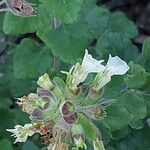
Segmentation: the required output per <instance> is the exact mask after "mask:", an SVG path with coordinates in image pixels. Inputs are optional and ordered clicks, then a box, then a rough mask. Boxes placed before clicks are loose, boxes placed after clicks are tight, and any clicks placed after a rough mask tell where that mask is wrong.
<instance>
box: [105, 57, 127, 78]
mask: <svg viewBox="0 0 150 150" xmlns="http://www.w3.org/2000/svg"><path fill="white" fill-rule="evenodd" d="M106 67H107V70H108V71H109V73H110V75H111V76H112V75H123V74H125V73H126V72H127V71H128V70H129V66H128V65H127V63H126V62H125V61H123V60H121V59H120V58H119V57H118V56H115V57H112V56H111V55H109V59H108V62H107V64H106Z"/></svg>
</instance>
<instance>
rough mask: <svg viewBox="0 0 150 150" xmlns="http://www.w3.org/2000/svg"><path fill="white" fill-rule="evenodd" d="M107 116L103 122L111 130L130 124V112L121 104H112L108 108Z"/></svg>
mask: <svg viewBox="0 0 150 150" xmlns="http://www.w3.org/2000/svg"><path fill="white" fill-rule="evenodd" d="M106 112H107V116H106V117H105V118H104V120H103V122H104V124H106V125H107V126H108V128H109V130H111V131H115V130H118V129H121V128H122V127H124V126H126V125H128V124H129V122H130V120H129V112H128V111H127V110H126V109H125V108H124V107H123V106H122V105H119V104H112V105H111V106H109V107H107V109H106Z"/></svg>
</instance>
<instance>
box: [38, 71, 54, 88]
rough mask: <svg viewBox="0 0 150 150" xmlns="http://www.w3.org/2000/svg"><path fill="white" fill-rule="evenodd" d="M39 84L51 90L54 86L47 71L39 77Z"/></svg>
mask: <svg viewBox="0 0 150 150" xmlns="http://www.w3.org/2000/svg"><path fill="white" fill-rule="evenodd" d="M37 84H38V85H39V86H40V87H42V88H44V89H46V90H51V89H52V88H53V86H54V85H53V83H52V82H51V80H50V78H49V75H48V74H47V73H45V74H44V75H43V76H41V77H40V78H39V79H38V81H37Z"/></svg>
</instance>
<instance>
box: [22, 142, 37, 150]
mask: <svg viewBox="0 0 150 150" xmlns="http://www.w3.org/2000/svg"><path fill="white" fill-rule="evenodd" d="M22 150H40V149H39V148H38V147H37V146H36V145H35V144H34V143H33V142H31V141H26V142H25V143H24V144H23V147H22Z"/></svg>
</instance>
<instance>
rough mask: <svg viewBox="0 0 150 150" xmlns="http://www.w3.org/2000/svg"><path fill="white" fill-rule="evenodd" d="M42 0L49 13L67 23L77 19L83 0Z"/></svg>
mask: <svg viewBox="0 0 150 150" xmlns="http://www.w3.org/2000/svg"><path fill="white" fill-rule="evenodd" d="M42 2H43V3H44V4H45V7H46V9H47V11H48V13H49V14H51V15H52V16H53V17H56V18H58V19H60V20H61V21H62V22H64V23H67V24H68V23H72V22H74V21H76V20H77V17H78V14H79V12H80V10H81V7H82V4H83V2H84V0H75V1H74V0H44V1H42Z"/></svg>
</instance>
